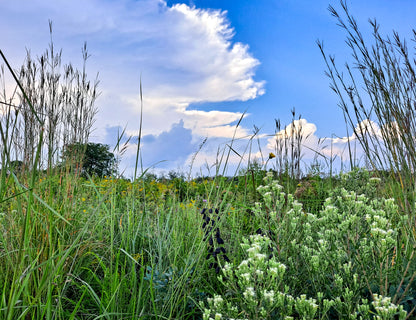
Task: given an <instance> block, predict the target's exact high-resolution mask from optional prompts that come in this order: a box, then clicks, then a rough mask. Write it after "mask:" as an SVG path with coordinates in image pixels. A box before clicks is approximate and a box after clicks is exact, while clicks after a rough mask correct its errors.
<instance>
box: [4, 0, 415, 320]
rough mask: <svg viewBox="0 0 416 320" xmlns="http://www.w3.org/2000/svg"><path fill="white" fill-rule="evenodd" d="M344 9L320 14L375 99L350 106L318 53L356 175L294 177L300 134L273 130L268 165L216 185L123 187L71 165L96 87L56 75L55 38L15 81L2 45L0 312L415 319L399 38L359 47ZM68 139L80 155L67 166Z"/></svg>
mask: <svg viewBox="0 0 416 320" xmlns="http://www.w3.org/2000/svg"><path fill="white" fill-rule="evenodd" d="M341 4H342V7H343V8H344V11H345V14H346V15H347V23H346V24H344V23H343V21H342V19H341V18H340V16H339V15H338V13H337V12H336V11H335V10H334V9H331V12H332V13H333V15H334V16H336V17H337V18H339V19H340V20H339V23H340V24H341V26H342V27H343V28H344V29H345V30H347V33H348V36H349V39H350V45H351V47H352V48H353V50H354V48H356V49H355V51H354V52H355V53H356V57H357V61H360V63H359V67H360V68H359V69H358V71H359V73H360V74H361V75H362V76H363V81H364V83H365V84H366V85H368V87H367V90H366V91H365V93H366V94H369V95H370V97H371V98H372V99H371V101H372V104H371V106H369V107H367V106H365V105H364V104H362V103H361V101H362V99H360V98H359V96H358V94H359V86H358V85H357V86H354V83H353V86H352V87H350V86H349V84H348V83H345V81H346V80H344V78H342V76H341V73H340V72H338V69H336V64H335V60H334V59H333V58H331V57H327V56H326V55H325V54H324V50H323V46H322V44H320V48H321V49H322V52H323V54H324V58H325V59H326V61H327V62H328V75H329V76H330V77H331V79H332V81H333V84H332V87H333V89H334V91H335V92H336V94H338V95H339V96H340V99H341V106H342V107H343V111H344V115H345V119H346V124H347V128H349V130H353V131H354V134H355V136H356V138H357V139H358V140H359V141H360V143H361V145H362V146H363V148H364V151H365V154H366V157H367V160H368V161H367V164H368V168H358V167H357V166H356V165H355V163H354V162H353V160H354V159H352V158H350V159H351V166H350V168H349V169H350V170H348V172H345V173H342V174H339V175H334V174H332V167H331V164H332V158H330V159H329V160H328V159H324V161H327V163H329V166H328V168H329V172H322V171H321V170H320V167H319V166H318V165H314V166H312V167H311V168H310V170H309V171H307V172H302V170H301V159H302V147H303V143H302V141H304V139H305V138H306V137H305V136H304V135H303V134H302V130H301V128H300V127H296V126H295V125H292V126H291V128H292V129H291V130H294V131H291V132H288V131H284V132H283V131H282V130H281V128H280V122H279V121H276V132H281V135H280V136H279V137H277V138H276V139H277V140H276V150H275V154H270V155H269V160H270V162H269V164H270V163H271V162H272V160H273V159H274V160H273V161H275V166H274V169H273V170H265V167H264V166H262V165H259V164H258V163H256V162H253V161H252V162H249V163H245V164H243V166H242V167H243V168H242V169H241V170H240V171H239V172H238V174H236V175H235V176H233V177H225V176H222V175H220V174H219V173H221V172H222V171H221V168H224V167H225V166H227V160H224V162H221V161H219V162H218V163H217V169H216V174H215V175H213V176H211V177H200V178H195V179H193V178H191V177H185V176H183V175H180V174H177V173H174V172H172V173H170V174H169V175H168V176H167V177H163V176H162V177H157V176H155V175H152V174H150V173H148V172H146V171H145V172H140V170H138V165H137V164H136V169H137V170H136V173H135V175H134V179H133V180H132V181H131V180H128V179H124V178H123V177H121V176H119V175H117V173H116V171H115V170H114V168H113V167H112V168H111V170H110V171H105V170H104V171H100V174H95V175H89V174H88V173H86V171H85V170H82V166H83V163H84V164H86V163H87V162H85V161H86V157H87V156H88V152H87V151H86V150H87V148H88V137H89V132H90V129H91V125H92V123H93V115H94V113H95V112H96V109H95V107H94V101H95V98H96V97H97V94H98V92H97V86H96V85H97V82H89V80H88V79H87V75H86V71H85V70H86V69H85V66H84V68H83V70H82V71H77V70H75V69H74V68H72V67H69V66H67V67H64V68H63V70H64V73H63V74H60V70H62V69H61V68H59V65H60V54H56V52H55V49H54V48H53V45H52V44H51V46H50V48H49V50H48V51H47V53H45V55H43V56H41V58H39V59H38V60H37V61H33V60H32V59H31V58H30V55H28V60H27V63H26V64H25V66H24V67H22V69H21V70H20V74H16V73H14V72H13V71H12V68H11V67H10V66H9V65H8V62H7V59H6V57H4V55H3V54H2V53H1V51H0V53H1V55H2V58H3V60H4V62H5V64H6V68H5V70H3V73H2V74H1V75H0V79H5V75H4V74H5V72H10V73H13V74H14V78H15V81H16V83H17V87H16V90H15V91H14V93H13V94H12V96H6V90H3V94H2V98H1V108H2V109H1V114H0V116H1V118H0V120H1V122H0V135H1V136H0V137H1V146H0V152H1V168H2V169H1V179H0V270H2V272H0V318H1V319H7V320H12V319H410V318H414V317H415V306H416V283H415V276H416V257H415V256H414V252H415V251H414V248H415V244H416V243H415V228H414V225H415V198H414V195H415V190H414V170H413V168H414V164H413V160H412V159H413V155H414V148H413V147H412V143H413V141H414V138H413V136H414V134H413V135H410V134H409V135H407V133H408V131H410V132H413V131H412V130H414V127H413V126H412V119H413V117H412V116H410V115H409V114H408V113H409V112H412V111H411V110H412V108H413V107H414V97H413V91H412V90H414V87H413V85H414V81H413V78H412V77H413V76H414V72H413V70H414V65H413V62H412V61H411V59H410V58H409V57H408V55H407V49H405V45H404V44H402V43H401V42H400V41H399V37H398V36H397V37H396V36H395V39H396V42H389V41H388V40H386V39H382V38H381V37H380V36H379V35H378V34H377V32H376V31H377V28H376V25H375V23H374V24H373V25H374V28H375V29H374V30H375V34H374V35H375V40H376V46H375V47H374V48H372V49H371V50H370V49H368V50H367V51H366V48H368V47H367V46H366V45H365V43H364V42H363V40H361V39H360V34H359V32H358V29H357V27H356V23H355V21H354V20H353V18H352V17H351V16H350V15H349V14H348V10H347V8H346V6H345V4H344V3H343V2H341ZM354 32H355V33H354ZM354 46H358V47H354ZM392 48H393V49H395V50H391V49H392ZM397 49H398V50H397ZM393 53H397V54H401V55H403V56H401V57H402V58H401V59H402V60H401V61H405V63H404V65H401V64H399V63H398V61H399V60H400V59H399V58H395V57H394V55H393ZM359 54H363V55H364V58H365V59H367V60H365V61H361V60H360V59H361V58H359ZM372 54H374V55H373V56H372ZM87 57H88V55H87V53H86V48H85V51H84V58H85V60H86V58H87ZM406 57H407V60H406ZM372 59H373V60H372ZM377 59H378V60H377ZM403 59H404V60H403ZM46 61H49V63H46ZM45 68H51V69H49V70H48V71H46V69H45ZM389 68H392V69H391V70H390V69H389ZM400 68H405V69H400ZM347 69H348V70H351V69H349V68H348V67H347ZM45 76H46V79H47V77H50V78H49V80H47V81H46V80H45ZM351 76H352V72H351ZM389 77H392V78H391V79H390V78H389ZM42 79H43V80H44V82H42V81H43V80H42ZM354 79H355V78H354V77H353V76H352V77H351V81H352V80H354ZM2 81H3V80H2ZM380 90H381V91H380ZM345 94H346V95H347V98H348V99H347V98H345V97H344V95H345ZM406 95H407V96H406ZM16 101H18V102H17V103H16ZM351 106H352V109H350V108H351ZM68 108H72V109H70V110H69V109H68ZM408 109H409V110H408ZM351 110H353V111H351ZM351 112H352V113H351ZM391 112H394V114H391ZM353 116H355V117H357V118H356V119H355V118H353ZM374 116H375V117H376V119H373V120H377V121H378V123H379V124H380V125H381V127H380V128H381V129H380V132H381V133H380V134H379V131H376V128H375V127H374V126H375V124H374V123H375V122H370V121H367V122H365V123H368V124H369V126H366V127H365V128H361V129H357V126H356V123H355V121H358V122H359V123H363V121H364V120H371V119H372V117H374ZM406 119H407V120H406ZM295 121H296V117H295V113H294V112H293V122H292V124H294V122H295ZM400 121H403V122H400ZM405 121H407V122H405ZM396 123H397V125H396ZM371 126H373V127H371ZM26 128H30V132H25V130H26ZM392 128H394V129H392ZM27 130H28V129H27ZM402 131H403V132H402ZM256 134H257V133H255V135H256ZM253 138H254V136H253ZM252 141H253V139H249V142H248V143H251V142H252ZM70 145H72V146H73V149H71V148H69V150H77V151H76V152H74V153H75V154H76V155H77V156H75V157H69V158H68V157H64V155H65V154H66V152H68V149H66V148H67V147H68V146H70ZM138 145H139V147H140V137H139V143H138ZM81 146H85V149H83V148H82V147H81ZM118 147H120V148H121V149H122V148H123V146H118ZM227 148H228V149H227ZM249 149H250V148H249ZM100 150H101V151H103V152H104V155H106V159H108V160H109V163H111V165H112V164H113V158H112V157H111V156H109V157H107V156H108V154H107V153H106V152H105V151H106V150H105V148H104V149H100ZM107 151H108V150H107ZM231 151H232V150H231V148H229V147H228V146H227V147H226V149H224V150H223V154H224V155H225V156H224V157H223V159H227V156H226V155H227V154H228V152H231ZM137 152H138V153H137V154H138V157H139V152H140V149H138V150H137ZM70 153H71V154H72V152H70ZM88 157H89V156H88ZM317 157H321V155H320V154H319V151H317ZM64 158H65V159H66V161H62V159H64ZM269 160H268V161H269ZM100 168H101V167H100ZM104 169H105V168H104ZM107 173H111V174H112V175H107Z"/></svg>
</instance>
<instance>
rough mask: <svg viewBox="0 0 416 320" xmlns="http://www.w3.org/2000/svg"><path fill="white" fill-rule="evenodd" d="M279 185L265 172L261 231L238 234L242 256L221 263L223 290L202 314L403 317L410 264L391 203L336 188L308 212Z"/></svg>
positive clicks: (404, 222) (258, 211) (258, 214)
mask: <svg viewBox="0 0 416 320" xmlns="http://www.w3.org/2000/svg"><path fill="white" fill-rule="evenodd" d="M368 179H371V178H370V177H368ZM373 180H374V179H373ZM377 183H378V181H375V180H374V181H370V182H369V183H368V184H367V187H368V188H367V189H368V190H370V189H371V188H373V187H374V185H375V184H377ZM282 190H283V188H282V187H281V186H280V185H279V184H278V183H277V182H276V181H274V180H273V176H272V175H271V174H268V175H266V177H265V184H264V185H262V186H260V187H259V188H258V192H259V193H260V194H261V195H262V197H263V201H262V202H258V203H256V205H255V207H254V209H253V212H254V215H255V218H256V223H258V225H259V226H261V229H262V230H263V231H264V232H263V234H264V235H255V236H250V237H249V238H243V240H242V244H241V247H242V248H243V249H244V250H245V252H246V257H245V258H243V259H242V261H241V262H240V263H239V264H226V265H225V266H223V268H222V275H221V276H220V278H219V279H220V281H221V282H222V283H223V284H224V285H225V288H227V292H226V293H225V294H222V295H221V299H223V302H222V303H221V304H219V303H217V304H216V305H214V304H213V300H208V302H207V304H206V305H205V307H204V310H205V313H204V319H210V318H212V319H215V314H214V313H213V312H214V311H216V312H217V313H218V314H220V315H221V317H225V318H227V319H267V318H268V317H270V319H273V318H279V319H285V318H287V319H290V317H294V318H301V319H331V318H342V319H344V318H346V319H373V318H374V319H390V318H398V319H405V318H406V314H407V313H406V311H405V310H404V308H403V303H404V301H405V300H406V299H408V297H409V296H411V295H412V294H413V291H412V283H413V279H414V277H415V275H416V270H415V266H414V265H413V264H412V263H411V262H410V261H413V260H412V257H413V254H412V253H411V252H412V250H408V246H407V245H406V244H405V243H404V240H403V239H404V238H405V236H404V235H403V233H402V230H406V228H407V226H408V219H407V216H404V215H401V213H400V210H399V208H398V206H397V204H396V203H395V201H394V200H393V199H384V198H373V199H370V198H369V197H367V196H366V195H365V194H357V193H356V192H354V191H348V190H346V189H344V188H338V189H335V190H333V192H332V194H331V196H330V197H328V198H327V199H326V200H325V202H324V205H323V208H322V210H320V211H319V212H317V213H308V212H305V211H304V210H303V206H302V204H301V203H299V202H298V201H296V200H295V199H294V197H293V196H292V195H291V194H285V193H284V192H283V191H282ZM371 190H374V189H371ZM371 190H370V191H371ZM373 194H374V193H373ZM380 297H381V298H380ZM386 301H387V302H388V303H387V302H386ZM386 310H387V311H386ZM407 311H410V313H409V316H410V314H411V313H412V310H411V308H410V309H409V308H407ZM217 317H218V315H217Z"/></svg>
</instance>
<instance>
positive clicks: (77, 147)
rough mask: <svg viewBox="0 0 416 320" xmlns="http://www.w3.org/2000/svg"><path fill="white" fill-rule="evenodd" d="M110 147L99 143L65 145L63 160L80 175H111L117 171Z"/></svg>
mask: <svg viewBox="0 0 416 320" xmlns="http://www.w3.org/2000/svg"><path fill="white" fill-rule="evenodd" d="M109 149H110V147H109V146H108V145H104V144H101V143H93V142H88V143H86V144H81V143H74V144H70V145H68V146H66V148H65V151H64V153H63V156H62V158H63V161H64V163H66V164H70V165H72V166H74V167H75V168H76V169H77V170H80V173H81V176H83V177H87V176H88V175H89V176H98V177H101V178H102V177H104V176H111V175H114V174H116V172H117V168H116V165H117V161H116V158H115V156H114V154H113V153H112V152H110V151H109Z"/></svg>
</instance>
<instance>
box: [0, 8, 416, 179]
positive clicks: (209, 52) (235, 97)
mask: <svg viewBox="0 0 416 320" xmlns="http://www.w3.org/2000/svg"><path fill="white" fill-rule="evenodd" d="M329 4H331V5H333V6H334V7H335V8H336V9H339V11H341V8H340V5H339V1H338V0H337V1H332V0H325V1H324V0H314V1H310V0H296V1H295V0H238V1H237V0H235V1H234V0H222V1H219V0H193V1H170V0H169V1H167V0H166V1H164V0H138V1H135V0H122V1H108V0H91V1H84V0H74V1H42V0H31V1H29V0H19V1H1V2H0V30H2V33H1V35H0V39H1V41H0V46H1V49H2V50H3V52H4V53H5V54H6V56H7V57H8V58H9V59H10V61H11V63H12V64H13V65H14V66H15V67H16V68H17V67H18V66H20V65H21V64H22V63H23V61H24V57H25V49H26V48H28V49H30V50H31V52H32V54H34V55H40V54H41V53H43V51H44V50H45V49H46V48H47V46H48V43H49V29H48V28H49V27H48V20H49V19H50V20H52V21H53V26H54V43H55V46H56V47H58V48H62V49H63V62H65V63H66V62H72V63H73V64H74V65H78V66H79V67H80V66H81V47H82V45H83V43H84V42H85V41H86V42H87V44H88V48H89V52H90V54H91V57H90V59H89V61H88V65H87V68H88V73H89V75H90V76H91V78H94V77H95V75H96V73H97V72H99V78H100V86H99V88H100V91H101V96H100V98H99V99H98V100H97V106H98V108H99V113H98V115H97V120H96V123H95V128H94V132H93V135H92V138H91V139H92V140H93V141H95V142H102V143H108V144H114V141H115V139H116V134H117V131H118V130H119V129H120V127H121V128H124V127H127V132H128V133H129V134H130V135H133V136H134V135H137V132H138V127H139V117H140V113H139V110H140V102H139V81H140V76H141V77H142V84H143V94H144V114H143V140H142V153H141V155H142V159H143V166H144V168H147V167H150V166H152V165H153V164H156V163H158V162H159V161H163V162H161V163H158V164H157V165H156V166H155V170H156V171H158V172H159V171H165V172H167V171H169V170H179V171H183V172H188V171H189V168H190V163H191V161H192V159H193V170H194V173H195V174H198V172H204V173H206V168H207V167H212V166H213V165H214V164H215V163H216V162H218V161H219V159H218V154H221V151H222V150H224V148H226V145H227V144H229V143H230V140H231V139H232V138H233V136H234V135H235V137H237V138H241V139H238V140H237V141H236V142H235V145H234V147H235V149H236V150H237V151H238V152H239V154H240V155H243V154H244V151H245V150H246V153H245V156H244V161H243V165H244V163H245V162H246V161H247V160H248V153H249V150H250V149H247V147H248V144H249V141H250V140H249V137H250V135H251V134H252V132H253V128H254V126H256V127H258V128H260V129H261V130H260V134H259V136H258V137H259V142H258V144H257V141H256V143H255V144H253V145H252V149H251V152H250V154H251V158H252V157H254V156H260V153H259V148H258V145H260V149H261V151H262V153H263V155H267V154H268V152H273V151H274V150H273V148H274V147H273V140H274V137H273V134H274V133H275V129H276V128H275V119H280V120H281V122H282V124H289V123H290V121H291V113H290V111H291V109H293V108H295V109H296V112H297V114H298V115H302V119H303V120H302V124H303V125H304V127H305V129H307V130H308V131H309V132H308V133H309V134H310V137H309V139H308V140H307V141H305V144H306V145H307V147H310V148H317V146H316V143H317V141H318V138H327V143H329V142H330V141H331V140H330V138H331V137H333V135H337V136H339V137H344V136H345V135H346V132H345V124H344V122H343V116H342V112H341V110H340V109H339V108H338V107H337V103H338V99H337V97H336V96H335V95H334V93H333V92H332V91H331V90H330V88H329V79H328V78H327V77H326V76H325V75H324V72H325V63H324V60H323V58H322V56H321V53H320V51H319V48H318V46H317V44H316V40H321V41H323V42H324V45H325V50H326V52H327V53H328V54H334V55H335V57H336V61H338V64H339V65H340V66H341V65H343V64H344V62H346V61H351V58H350V56H351V53H350V51H349V49H348V47H347V46H346V45H345V42H344V41H345V33H344V32H343V30H341V29H340V28H339V27H338V26H337V25H336V20H335V18H333V17H332V16H331V15H330V13H329V11H328V10H327V8H328V5H329ZM347 4H348V6H349V9H350V13H351V14H352V15H353V16H354V17H355V18H356V19H357V21H358V23H359V26H360V28H361V30H362V31H363V33H364V34H365V35H368V34H369V33H370V32H371V29H370V25H369V24H368V22H367V21H368V19H369V18H376V19H377V21H378V22H379V23H380V24H381V33H382V34H386V35H388V34H389V35H390V34H391V31H392V30H393V29H394V30H396V31H398V32H399V34H400V35H402V36H404V37H406V38H407V39H408V40H409V42H410V36H411V30H412V28H414V27H415V26H416V16H415V15H414V12H416V2H414V1H412V0H397V1H394V2H393V1H388V0H369V1H361V0H348V1H347ZM245 111H246V116H245V117H244V119H243V120H242V122H241V124H240V126H239V127H238V128H237V130H236V129H235V125H236V123H237V122H238V120H239V119H240V117H241V116H242V114H243V113H244V112H245ZM205 138H207V141H206V143H205V144H204V146H203V147H202V149H201V150H200V151H199V153H198V154H197V156H196V157H194V155H195V152H196V151H198V150H199V146H200V144H201V143H202V141H204V139H205ZM131 141H132V143H131V145H130V148H129V149H128V151H127V152H126V153H125V154H124V156H123V161H122V163H121V170H125V173H126V175H127V176H128V175H130V174H131V172H132V164H133V163H134V158H135V152H136V149H135V146H134V141H135V140H134V139H132V140H131ZM333 142H334V141H333ZM344 147H345V145H343V144H342V143H339V141H338V144H336V145H334V148H333V153H334V154H335V153H338V156H339V157H341V156H346V155H345V154H343V152H342V150H343V149H344ZM305 150H307V149H305ZM312 157H313V154H312V153H310V152H309V153H308V152H306V154H305V157H304V160H305V164H306V163H307V162H308V161H309V160H310V159H311V158H312ZM239 161H240V158H239V157H238V156H237V155H235V154H232V156H231V158H230V159H229V164H230V168H231V169H230V170H232V169H235V168H236V167H237V166H238V164H239ZM201 170H202V171H201ZM211 170H213V169H212V168H211ZM211 173H212V171H211ZM228 173H229V174H233V172H232V171H230V172H228Z"/></svg>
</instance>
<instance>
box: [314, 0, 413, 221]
mask: <svg viewBox="0 0 416 320" xmlns="http://www.w3.org/2000/svg"><path fill="white" fill-rule="evenodd" d="M340 3H341V7H342V10H343V12H344V14H345V17H346V21H344V19H343V18H342V17H341V15H340V14H339V13H338V12H337V11H336V10H335V9H334V7H332V6H330V7H329V11H330V12H331V14H332V15H333V16H334V17H335V18H336V19H337V22H338V25H339V26H340V27H341V28H342V29H344V30H345V31H346V33H347V40H346V42H347V45H348V46H349V48H350V49H351V51H352V57H353V66H350V64H348V63H347V64H346V65H345V68H346V76H344V75H343V72H342V71H341V70H339V69H338V67H337V65H336V63H335V58H334V57H333V56H331V55H329V56H327V55H326V54H325V51H324V47H323V43H322V42H318V46H319V48H320V50H321V52H322V55H323V58H324V60H325V62H326V65H327V69H328V71H327V75H328V76H329V78H330V79H331V88H332V90H333V91H334V92H335V93H336V94H337V96H338V97H339V98H340V103H339V106H340V108H341V110H342V111H343V114H344V118H345V121H346V124H347V125H348V127H349V128H350V129H351V130H352V132H353V133H354V136H353V137H354V139H357V140H358V141H359V143H360V145H361V147H362V148H363V150H364V153H365V156H366V162H367V163H368V164H369V165H370V168H371V169H373V170H378V171H379V172H388V173H389V175H390V176H391V177H393V178H395V179H396V181H397V183H398V184H399V186H400V190H401V191H400V194H396V193H395V190H391V191H392V192H393V193H394V196H395V197H397V198H399V199H400V201H401V207H402V209H403V210H404V211H406V212H408V213H411V212H413V207H414V206H413V203H414V200H415V197H414V190H415V179H414V172H415V168H416V153H415V151H414V150H415V147H416V142H415V139H414V136H415V134H416V122H415V119H416V114H415V110H416V109H415V102H414V101H415V97H416V86H415V83H416V65H415V62H414V60H413V59H412V58H411V55H410V54H409V51H408V48H407V45H406V42H405V40H402V39H401V38H400V36H399V35H398V33H397V32H393V38H392V39H391V38H390V37H382V35H381V34H380V31H379V24H378V23H377V22H376V21H375V20H370V25H371V27H372V36H373V40H374V42H373V44H372V45H369V44H367V41H366V40H365V39H364V37H363V35H362V33H361V32H360V30H359V27H358V24H357V21H356V20H355V19H354V18H353V17H352V16H351V15H350V13H349V11H348V7H347V5H346V2H345V1H340ZM413 35H414V40H415V39H416V32H415V31H413ZM361 86H363V87H364V90H361V89H360V88H361ZM348 146H349V155H350V161H352V160H351V159H353V158H354V157H353V155H352V151H351V145H350V143H349V144H348ZM351 166H353V164H351Z"/></svg>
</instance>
